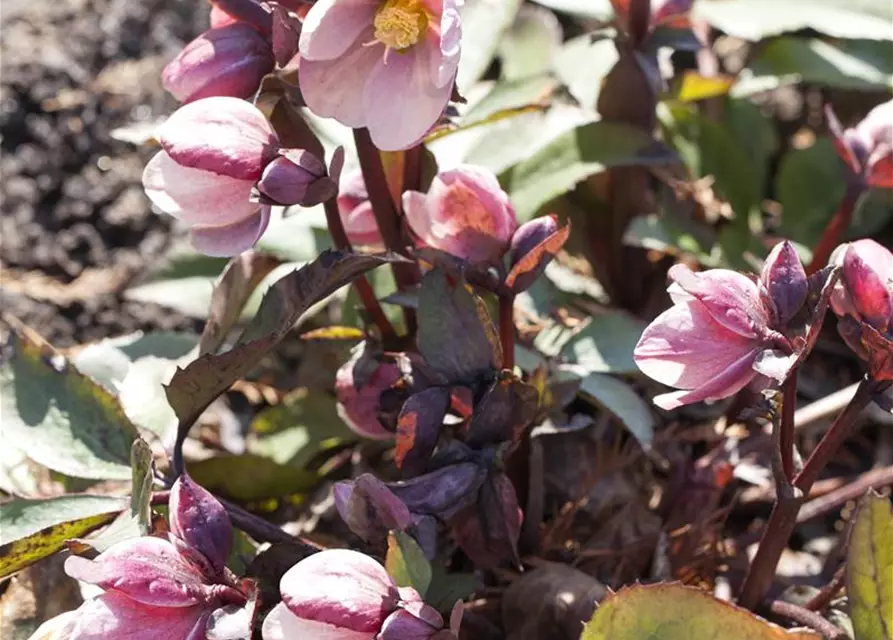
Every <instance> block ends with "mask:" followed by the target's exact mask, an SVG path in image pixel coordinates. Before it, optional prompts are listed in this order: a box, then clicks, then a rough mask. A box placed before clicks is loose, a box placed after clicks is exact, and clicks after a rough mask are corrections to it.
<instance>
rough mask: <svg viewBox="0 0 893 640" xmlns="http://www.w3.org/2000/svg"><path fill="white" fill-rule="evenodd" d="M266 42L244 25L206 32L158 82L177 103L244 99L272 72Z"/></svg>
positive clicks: (170, 66) (185, 50) (230, 25)
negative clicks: (223, 97) (207, 99)
mask: <svg viewBox="0 0 893 640" xmlns="http://www.w3.org/2000/svg"><path fill="white" fill-rule="evenodd" d="M273 65H274V60H273V51H272V49H271V48H270V45H269V43H268V42H267V39H266V38H264V37H263V36H262V35H261V34H260V33H258V32H257V30H256V29H254V28H252V27H251V26H250V25H248V24H246V23H244V22H235V23H232V24H228V25H226V26H222V27H217V28H212V29H209V30H208V31H205V32H204V33H203V34H201V35H200V36H198V37H197V38H196V39H195V40H193V41H192V42H190V43H189V44H187V45H186V48H184V49H183V50H182V51H181V52H180V55H178V56H177V57H176V58H174V59H173V60H172V61H171V62H170V63H168V65H167V66H166V67H165V68H164V71H163V72H162V74H161V81H162V84H163V85H164V88H165V89H167V90H168V91H169V92H170V93H171V94H173V96H174V97H175V98H176V99H177V100H179V101H180V102H184V103H186V102H192V101H194V100H198V99H200V98H208V97H211V96H232V97H234V98H247V97H249V96H251V95H253V94H254V92H255V91H257V88H258V86H260V81H261V80H262V79H263V77H264V76H265V75H266V74H268V73H269V72H270V71H272V70H273Z"/></svg>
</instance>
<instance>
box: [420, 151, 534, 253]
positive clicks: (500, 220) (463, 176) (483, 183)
mask: <svg viewBox="0 0 893 640" xmlns="http://www.w3.org/2000/svg"><path fill="white" fill-rule="evenodd" d="M403 210H404V212H405V213H406V219H407V221H408V222H409V226H410V227H411V228H412V230H413V232H414V233H415V234H416V235H417V236H418V237H419V239H420V240H421V241H422V242H424V243H425V244H426V245H428V246H430V247H433V248H435V249H439V250H440V251H444V252H446V253H449V254H451V255H454V256H456V257H458V258H462V259H463V260H467V261H468V262H471V263H493V262H496V261H497V260H499V259H500V258H501V257H502V256H503V254H505V252H506V251H507V250H508V248H509V241H510V240H511V238H512V234H513V233H514V232H515V229H517V227H518V221H517V218H516V217H515V211H514V209H512V205H511V203H510V202H509V197H508V195H507V194H506V193H505V191H503V190H502V187H500V186H499V182H498V181H497V180H496V176H494V175H493V174H492V173H491V172H490V171H489V170H487V169H484V168H483V167H477V166H471V165H462V166H460V167H457V168H456V169H453V170H451V171H444V172H443V173H440V174H438V175H437V176H436V177H435V178H434V180H433V182H432V183H431V188H430V189H429V190H428V193H427V194H423V193H419V192H418V191H407V192H406V193H404V194H403Z"/></svg>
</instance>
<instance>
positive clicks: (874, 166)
mask: <svg viewBox="0 0 893 640" xmlns="http://www.w3.org/2000/svg"><path fill="white" fill-rule="evenodd" d="M825 115H826V117H827V119H828V128H829V129H830V131H831V137H832V140H833V141H834V145H835V146H836V147H837V152H838V153H839V154H840V157H841V158H843V160H844V162H846V164H847V166H848V167H849V168H850V169H851V170H852V172H853V173H854V174H855V175H857V176H863V177H864V179H865V181H866V182H867V183H868V184H869V185H870V186H874V187H881V188H893V100H891V101H889V102H885V103H883V104H881V105H878V106H877V107H875V108H874V109H872V110H871V111H870V112H869V113H868V115H867V116H865V119H864V120H862V122H860V123H859V124H858V125H856V126H855V127H854V128H851V129H846V130H845V131H844V130H843V127H841V125H840V122H839V121H838V120H837V117H836V116H835V115H834V112H833V111H832V110H831V108H830V107H827V108H826V109H825Z"/></svg>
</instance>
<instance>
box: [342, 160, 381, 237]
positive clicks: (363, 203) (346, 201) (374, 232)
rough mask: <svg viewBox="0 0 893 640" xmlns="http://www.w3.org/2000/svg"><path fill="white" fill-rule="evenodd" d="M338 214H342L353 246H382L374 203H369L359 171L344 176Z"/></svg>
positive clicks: (361, 174) (361, 173)
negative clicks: (373, 208)
mask: <svg viewBox="0 0 893 640" xmlns="http://www.w3.org/2000/svg"><path fill="white" fill-rule="evenodd" d="M338 212H339V213H340V214H341V221H342V222H343V223H344V230H345V231H346V232H347V239H348V240H350V242H351V244H357V245H380V244H382V239H381V233H380V232H379V231H378V223H376V222H375V214H374V213H373V212H372V203H371V202H369V193H368V192H367V191H366V183H365V181H364V180H363V172H362V171H360V170H359V169H356V170H354V171H352V172H351V173H347V174H343V175H342V178H341V189H340V190H339V192H338Z"/></svg>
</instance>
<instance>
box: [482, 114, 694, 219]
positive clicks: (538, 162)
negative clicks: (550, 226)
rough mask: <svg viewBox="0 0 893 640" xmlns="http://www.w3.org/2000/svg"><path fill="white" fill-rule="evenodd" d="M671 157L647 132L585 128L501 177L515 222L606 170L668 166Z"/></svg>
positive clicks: (612, 125) (613, 126) (596, 125)
mask: <svg viewBox="0 0 893 640" xmlns="http://www.w3.org/2000/svg"><path fill="white" fill-rule="evenodd" d="M676 161H677V159H676V156H675V154H674V153H673V152H672V151H671V150H670V149H669V148H668V147H666V146H664V145H663V144H661V143H659V142H656V141H655V140H654V139H653V138H652V137H651V135H649V134H648V132H646V131H644V130H642V129H639V128H637V127H632V126H629V125H625V124H620V123H617V122H607V121H604V120H602V121H598V122H592V123H590V124H584V125H582V126H580V127H577V128H575V129H572V130H571V131H567V132H565V133H563V134H561V135H560V136H558V137H556V138H555V139H554V140H552V142H550V143H549V144H548V145H547V146H546V147H544V148H543V149H541V150H539V151H537V152H536V153H535V154H533V156H531V157H529V158H527V159H526V160H522V161H521V162H519V163H518V164H516V165H515V166H514V167H512V168H511V169H509V170H508V171H506V172H505V173H504V174H502V175H501V176H500V180H499V181H500V182H501V183H502V185H503V186H504V187H505V189H506V191H507V192H508V193H509V196H511V199H512V204H513V205H514V207H515V212H516V213H517V215H518V219H519V220H529V219H530V218H531V217H532V216H533V214H534V213H536V212H537V211H538V210H539V209H540V207H542V206H543V205H544V204H546V203H547V202H549V201H550V200H552V199H553V198H556V197H558V196H560V195H562V194H564V193H566V192H568V191H570V190H571V189H573V188H574V187H575V186H576V185H577V183H579V182H581V181H582V180H584V179H586V178H588V177H589V176H591V175H594V174H596V173H601V172H602V171H605V170H606V169H608V168H610V167H630V166H648V165H667V164H672V163H674V162H676Z"/></svg>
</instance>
